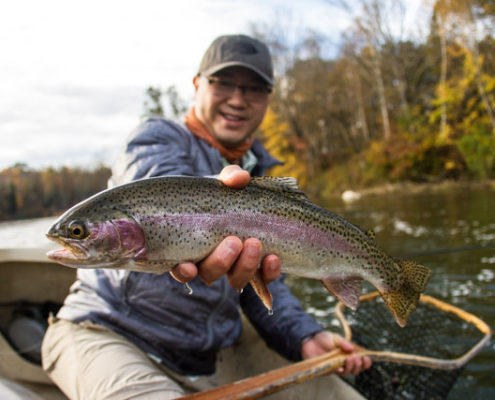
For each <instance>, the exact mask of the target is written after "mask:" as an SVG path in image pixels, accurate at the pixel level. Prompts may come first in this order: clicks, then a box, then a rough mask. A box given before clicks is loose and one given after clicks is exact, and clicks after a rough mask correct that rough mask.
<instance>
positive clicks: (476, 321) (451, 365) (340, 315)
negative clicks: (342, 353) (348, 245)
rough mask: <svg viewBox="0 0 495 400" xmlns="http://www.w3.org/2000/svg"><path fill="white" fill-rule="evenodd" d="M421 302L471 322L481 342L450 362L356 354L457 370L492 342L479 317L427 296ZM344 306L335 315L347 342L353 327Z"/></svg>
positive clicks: (374, 294) (368, 296)
mask: <svg viewBox="0 0 495 400" xmlns="http://www.w3.org/2000/svg"><path fill="white" fill-rule="evenodd" d="M379 295H380V293H379V292H372V293H368V294H365V295H363V296H361V297H360V299H359V301H360V302H362V301H369V300H372V299H374V298H376V297H378V296H379ZM419 301H420V302H421V303H425V304H430V305H432V306H433V307H436V308H438V309H440V310H442V311H444V312H448V313H451V314H455V315H457V316H458V317H459V318H460V319H462V320H464V321H466V322H469V323H470V324H473V325H474V326H476V328H477V329H478V330H479V331H481V332H482V333H483V334H484V336H483V338H481V340H480V341H479V342H478V343H476V345H475V346H473V347H472V348H471V349H470V350H469V351H467V352H466V353H464V354H463V355H462V356H460V357H458V358H454V359H450V360H444V359H441V358H432V357H424V356H418V355H412V354H404V353H397V352H392V351H372V350H366V351H363V352H362V353H361V352H358V353H356V354H359V353H361V354H362V355H367V356H369V357H371V358H372V359H373V360H374V361H383V362H395V363H401V364H408V365H415V366H420V367H428V368H435V369H446V370H449V369H457V368H460V367H462V366H463V365H465V364H466V363H467V362H468V361H469V360H471V359H472V358H473V357H474V356H475V355H476V354H477V353H478V352H479V351H480V350H481V349H482V348H483V346H484V345H485V344H486V343H487V342H488V340H490V337H491V335H492V332H491V329H490V327H489V326H488V325H487V324H486V323H485V322H484V321H482V320H481V319H480V318H478V317H477V316H475V315H473V314H471V313H468V312H467V311H464V310H461V309H460V308H458V307H455V306H453V305H452V304H448V303H445V302H443V301H441V300H438V299H436V298H434V297H431V296H428V295H426V294H422V295H421V296H420V299H419ZM343 310H344V304H342V303H341V302H339V303H338V304H337V306H336V307H335V315H336V316H337V319H338V320H339V322H340V324H341V327H342V330H343V331H344V336H345V338H346V339H347V340H352V331H351V327H350V325H349V323H348V321H347V319H346V318H345V316H344V312H343Z"/></svg>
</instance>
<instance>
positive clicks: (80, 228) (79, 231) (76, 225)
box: [67, 220, 88, 239]
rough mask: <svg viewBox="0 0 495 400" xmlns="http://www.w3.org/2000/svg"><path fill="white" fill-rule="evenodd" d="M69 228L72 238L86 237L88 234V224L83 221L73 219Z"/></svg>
mask: <svg viewBox="0 0 495 400" xmlns="http://www.w3.org/2000/svg"><path fill="white" fill-rule="evenodd" d="M67 228H68V231H69V235H70V237H71V238H72V239H84V238H85V237H86V236H88V232H87V230H86V226H85V225H84V222H82V221H78V220H75V221H72V222H71V223H70V224H69V226H68V227H67Z"/></svg>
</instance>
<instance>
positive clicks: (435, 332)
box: [344, 297, 483, 399]
mask: <svg viewBox="0 0 495 400" xmlns="http://www.w3.org/2000/svg"><path fill="white" fill-rule="evenodd" d="M344 316H345V318H346V319H347V320H348V323H349V325H350V327H351V330H352V340H353V341H354V342H356V343H357V344H359V345H361V346H363V347H365V348H367V349H369V350H380V351H394V352H400V353H408V354H414V355H421V356H426V357H433V358H438V359H442V360H451V359H455V358H458V357H460V356H462V355H463V354H464V353H465V352H467V351H469V350H470V349H471V348H472V347H473V346H474V345H476V343H477V342H478V341H479V340H480V339H481V338H482V337H483V333H482V332H480V331H479V330H478V328H477V327H476V326H474V325H473V324H471V323H469V322H466V321H464V320H463V319H461V318H459V317H458V316H456V315H454V314H452V313H449V312H445V311H442V310H440V309H438V308H437V307H435V306H432V305H430V304H425V303H418V307H417V309H416V311H414V312H413V313H412V315H411V317H410V318H409V321H408V323H407V325H406V326H405V327H404V328H401V327H399V326H398V325H397V323H396V322H395V321H394V319H393V318H392V317H391V316H390V313H389V312H388V311H387V309H386V307H385V305H384V303H383V301H382V300H381V298H379V297H376V298H373V299H370V300H367V301H362V302H361V303H360V304H359V308H358V310H357V311H356V312H354V313H353V312H352V310H348V309H345V310H344ZM461 373H462V368H457V369H454V370H438V369H432V368H425V367H417V366H410V365H400V364H396V363H387V362H374V363H373V366H372V368H371V369H369V370H367V371H364V372H362V373H361V374H359V375H358V376H357V377H356V379H355V381H354V386H355V387H356V389H357V390H358V391H359V392H360V393H362V394H363V396H365V397H366V398H367V399H445V398H446V397H447V395H448V393H449V391H450V390H451V388H452V387H453V385H454V383H455V381H456V380H457V378H458V377H459V375H460V374H461Z"/></svg>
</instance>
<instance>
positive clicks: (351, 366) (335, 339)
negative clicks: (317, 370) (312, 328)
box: [301, 331, 372, 376]
mask: <svg viewBox="0 0 495 400" xmlns="http://www.w3.org/2000/svg"><path fill="white" fill-rule="evenodd" d="M355 347H356V346H354V345H353V344H352V343H351V342H349V341H348V340H346V339H345V338H343V337H342V336H340V335H337V334H335V333H331V332H329V331H322V332H319V333H317V334H316V335H314V336H313V337H312V338H311V339H309V340H307V341H306V342H304V343H303V345H302V348H301V354H302V357H303V358H305V359H306V358H312V357H316V356H319V355H322V354H323V353H326V352H328V351H332V350H334V349H337V348H340V349H342V350H343V351H345V352H352V351H354V350H355ZM371 364H372V362H371V359H370V358H369V357H361V356H360V355H358V354H351V355H349V357H347V359H346V363H345V365H344V366H343V367H341V368H339V369H338V370H337V371H336V372H337V373H338V374H339V375H343V376H345V375H349V374H353V375H358V374H359V373H361V372H362V371H364V370H365V369H368V368H370V367H371Z"/></svg>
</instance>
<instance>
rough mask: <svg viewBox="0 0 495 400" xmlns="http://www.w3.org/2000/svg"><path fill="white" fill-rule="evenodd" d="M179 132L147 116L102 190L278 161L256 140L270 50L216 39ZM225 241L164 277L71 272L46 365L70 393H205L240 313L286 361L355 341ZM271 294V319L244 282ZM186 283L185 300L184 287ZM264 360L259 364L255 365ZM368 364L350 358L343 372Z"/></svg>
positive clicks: (251, 255) (253, 249)
mask: <svg viewBox="0 0 495 400" xmlns="http://www.w3.org/2000/svg"><path fill="white" fill-rule="evenodd" d="M193 83H194V87H195V106H194V107H193V108H192V109H191V110H190V111H189V113H188V114H187V116H186V119H185V124H182V123H175V122H172V121H167V120H165V119H162V118H150V119H148V120H147V121H145V122H144V123H143V124H142V125H141V126H140V127H139V128H138V129H137V130H136V131H135V132H134V133H133V134H132V136H131V137H130V139H129V141H128V143H127V144H126V147H125V149H124V151H123V153H122V154H121V155H120V157H119V159H118V161H117V163H116V164H115V166H114V168H113V175H112V178H111V185H117V184H122V183H125V182H129V181H131V180H135V179H140V178H145V177H150V176H162V175H198V176H206V175H217V174H219V176H218V178H219V179H220V180H222V181H223V182H224V183H225V184H227V185H229V186H232V187H234V188H242V187H244V186H245V185H246V184H247V183H248V182H249V178H250V174H252V175H262V174H263V173H264V170H265V169H266V168H269V167H271V166H273V165H275V164H277V163H278V162H277V161H276V160H274V159H273V158H272V157H271V156H270V155H269V154H268V153H267V152H266V151H265V150H264V148H263V147H262V146H261V144H260V143H258V142H257V141H255V140H254V138H253V134H254V131H255V130H256V129H257V128H258V126H259V125H260V123H261V121H262V119H263V116H264V114H265V111H266V109H267V106H268V98H269V93H270V92H271V89H272V86H273V71H272V65H271V57H270V54H269V52H268V49H267V47H266V46H265V45H264V44H263V43H261V42H259V41H257V40H255V39H253V38H250V37H247V36H244V35H234V36H222V37H220V38H218V39H216V40H215V41H214V42H213V43H212V45H211V46H210V48H209V49H208V50H207V52H206V53H205V55H204V57H203V60H202V62H201V65H200V68H199V72H198V74H197V75H196V76H195V77H194V79H193ZM261 252H262V245H261V243H260V242H259V240H257V239H254V238H251V239H247V240H245V241H244V242H242V241H241V240H240V239H239V238H237V237H227V238H226V239H224V240H223V241H222V242H221V243H220V244H219V245H218V246H217V248H216V249H215V250H214V251H213V252H212V253H211V254H210V255H209V256H208V257H207V258H206V259H204V260H203V261H201V262H200V263H198V265H194V264H192V263H184V264H181V265H178V266H177V267H176V268H174V269H173V271H172V272H171V274H163V275H155V274H143V273H137V272H129V271H120V270H116V271H112V270H80V271H79V272H78V280H77V281H76V283H75V284H74V285H73V286H72V288H71V293H70V294H69V296H68V297H67V299H66V301H65V305H64V307H63V308H62V309H61V310H60V312H59V313H58V315H57V319H56V320H55V321H52V323H51V326H50V327H49V329H48V331H47V334H46V336H45V340H44V343H43V366H44V368H45V370H46V371H47V372H48V374H49V375H50V377H51V378H52V379H53V380H54V381H55V382H56V383H57V385H59V387H60V388H61V389H62V390H63V391H64V392H65V393H66V394H67V395H68V396H69V397H70V398H80V399H89V398H91V399H128V398H129V399H130V398H133V399H136V398H142V399H154V398H157V399H168V398H176V397H180V396H182V395H184V393H189V392H193V391H195V390H201V389H205V388H208V387H211V386H213V385H214V384H215V383H214V377H215V360H216V355H217V352H218V351H219V350H220V349H222V348H226V347H229V346H230V345H232V344H233V343H234V342H235V340H236V339H237V338H238V337H239V335H240V331H241V319H240V315H239V311H238V310H239V306H240V307H241V308H242V310H243V311H244V313H245V315H246V316H247V317H248V319H249V320H250V321H251V323H252V324H253V325H254V327H255V328H256V329H257V330H258V332H259V333H260V334H261V335H262V337H263V338H264V339H265V341H266V342H267V344H268V345H269V346H270V347H272V348H273V349H275V350H276V351H278V352H279V353H280V354H282V355H284V356H285V357H286V358H288V359H290V360H299V359H301V358H309V357H313V356H316V355H319V354H322V353H324V352H326V351H329V350H332V349H334V348H335V347H341V348H342V349H343V350H344V351H352V349H353V347H352V344H350V343H349V342H347V341H345V340H344V339H343V338H341V337H340V336H338V335H333V334H331V333H329V332H327V331H325V330H324V329H323V327H321V326H320V325H319V324H318V323H317V322H316V321H315V320H314V319H313V318H312V317H310V316H309V315H308V314H306V313H305V312H304V311H303V309H302V307H301V305H300V303H299V302H298V301H297V299H296V298H294V296H293V295H292V294H291V293H290V291H289V289H288V288H287V287H286V286H285V284H284V283H283V281H282V279H281V278H280V277H279V275H280V263H279V260H278V258H277V257H276V256H275V255H269V256H267V257H265V258H264V259H263V260H261ZM260 265H261V267H260V273H261V277H262V279H263V280H264V281H265V282H266V283H270V284H269V289H270V291H271V293H272V295H273V298H274V314H273V315H269V314H268V312H267V310H266V309H265V307H264V306H263V304H262V303H261V301H260V300H259V299H258V298H257V296H256V294H255V292H254V291H253V289H252V288H251V287H250V286H249V285H247V284H248V282H249V280H250V279H251V278H252V277H253V275H254V274H255V272H256V271H257V269H258V266H260ZM186 282H189V285H190V287H191V289H192V293H187V291H186V290H184V287H183V285H182V284H181V283H186ZM262 362H263V360H260V363H262ZM370 363H371V362H370V360H369V359H367V358H363V359H362V358H359V357H356V356H351V357H350V358H349V360H348V362H347V363H346V366H345V368H342V370H341V371H340V372H341V373H342V374H348V373H359V372H360V371H361V370H362V369H364V368H368V367H369V365H370Z"/></svg>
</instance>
